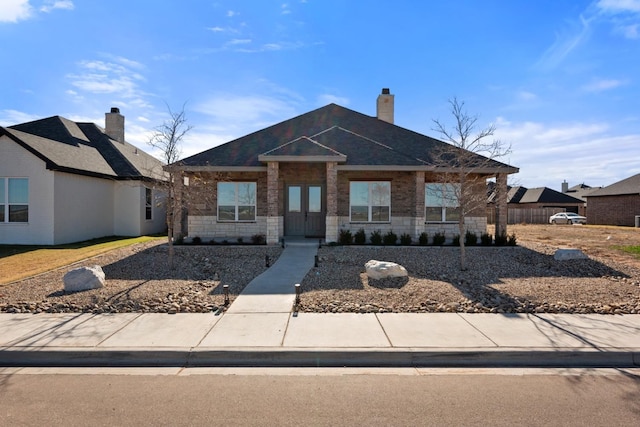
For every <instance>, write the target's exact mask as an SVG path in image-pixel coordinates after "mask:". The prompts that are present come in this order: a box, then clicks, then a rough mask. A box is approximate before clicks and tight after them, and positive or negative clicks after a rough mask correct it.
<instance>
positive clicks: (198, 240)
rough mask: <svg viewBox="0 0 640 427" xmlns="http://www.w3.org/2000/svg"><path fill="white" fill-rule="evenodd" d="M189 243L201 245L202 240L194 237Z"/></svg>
mask: <svg viewBox="0 0 640 427" xmlns="http://www.w3.org/2000/svg"><path fill="white" fill-rule="evenodd" d="M191 243H192V244H194V245H201V244H202V239H201V238H200V236H195V237H194V238H193V239H191Z"/></svg>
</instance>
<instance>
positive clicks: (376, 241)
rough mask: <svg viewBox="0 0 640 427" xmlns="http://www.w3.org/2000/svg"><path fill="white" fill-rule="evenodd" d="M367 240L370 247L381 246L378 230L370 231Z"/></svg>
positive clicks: (380, 235)
mask: <svg viewBox="0 0 640 427" xmlns="http://www.w3.org/2000/svg"><path fill="white" fill-rule="evenodd" d="M369 240H370V241H371V244H372V245H377V246H380V245H381V244H382V234H381V233H380V230H374V231H372V232H371V235H370V236H369Z"/></svg>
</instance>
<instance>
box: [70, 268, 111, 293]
mask: <svg viewBox="0 0 640 427" xmlns="http://www.w3.org/2000/svg"><path fill="white" fill-rule="evenodd" d="M104 277H105V276H104V271H102V267H100V266H99V265H94V266H93V267H80V268H74V269H73V270H71V271H69V272H68V273H67V274H65V275H64V277H63V279H62V280H63V281H64V291H65V292H78V291H86V290H89V289H98V288H101V287H103V286H104Z"/></svg>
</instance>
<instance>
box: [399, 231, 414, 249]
mask: <svg viewBox="0 0 640 427" xmlns="http://www.w3.org/2000/svg"><path fill="white" fill-rule="evenodd" d="M411 240H412V239H411V235H410V234H407V233H403V234H402V235H401V236H400V244H401V245H402V246H409V245H411Z"/></svg>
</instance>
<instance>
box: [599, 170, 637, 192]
mask: <svg viewBox="0 0 640 427" xmlns="http://www.w3.org/2000/svg"><path fill="white" fill-rule="evenodd" d="M628 194H640V173H639V174H637V175H633V176H631V177H629V178H626V179H623V180H622V181H618V182H615V183H613V184H611V185H609V186H607V187H604V188H600V189H598V190H596V191H594V192H592V193H589V194H587V197H598V196H621V195H628Z"/></svg>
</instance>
